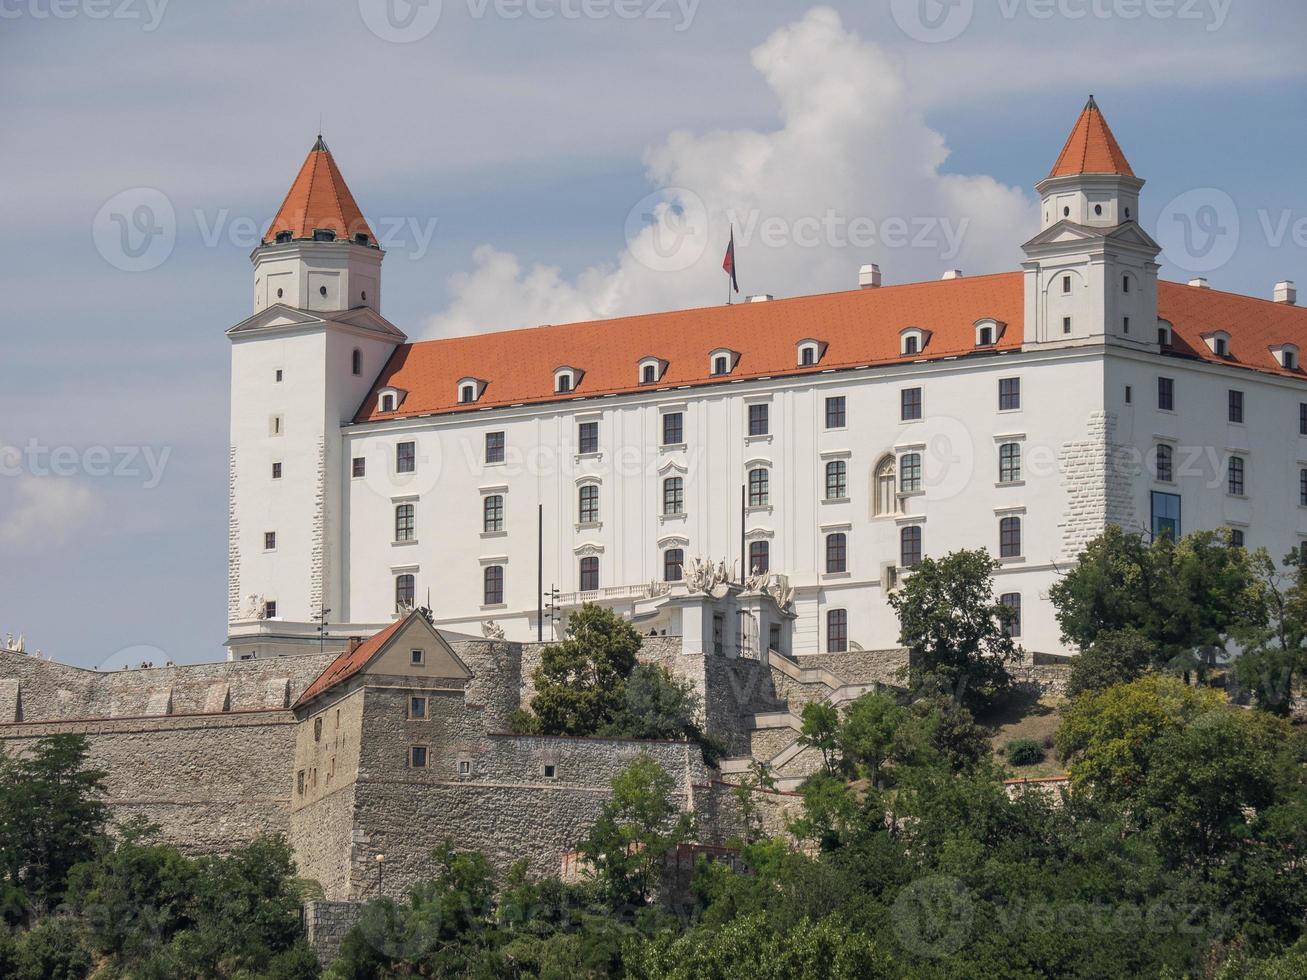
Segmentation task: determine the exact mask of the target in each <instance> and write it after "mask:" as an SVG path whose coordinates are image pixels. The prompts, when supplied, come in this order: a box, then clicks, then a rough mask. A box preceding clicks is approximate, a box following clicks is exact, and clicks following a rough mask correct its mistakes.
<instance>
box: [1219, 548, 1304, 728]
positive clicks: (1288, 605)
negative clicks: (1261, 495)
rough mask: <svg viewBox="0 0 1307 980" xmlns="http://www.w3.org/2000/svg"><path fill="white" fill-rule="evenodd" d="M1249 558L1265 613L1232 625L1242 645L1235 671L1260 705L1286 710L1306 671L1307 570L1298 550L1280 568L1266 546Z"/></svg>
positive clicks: (1281, 712)
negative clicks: (1240, 623) (1241, 624)
mask: <svg viewBox="0 0 1307 980" xmlns="http://www.w3.org/2000/svg"><path fill="white" fill-rule="evenodd" d="M1250 560H1251V562H1252V566H1253V569H1254V572H1255V574H1256V576H1257V579H1258V583H1259V586H1260V604H1261V606H1262V608H1263V610H1264V615H1263V616H1261V617H1254V618H1250V619H1249V620H1248V621H1246V622H1245V623H1244V625H1243V628H1242V629H1240V630H1237V631H1236V636H1235V638H1236V639H1237V640H1238V641H1239V643H1240V645H1241V646H1242V648H1243V651H1242V653H1241V654H1240V656H1239V658H1238V659H1237V660H1236V661H1235V663H1234V669H1235V677H1236V679H1237V681H1238V683H1239V685H1240V686H1241V687H1242V688H1244V689H1245V690H1248V691H1250V692H1251V693H1252V694H1253V699H1254V700H1253V703H1254V704H1255V705H1256V706H1257V707H1258V708H1260V709H1261V710H1263V711H1269V712H1271V713H1273V714H1277V715H1284V716H1287V715H1288V714H1289V710H1290V707H1291V706H1292V704H1293V695H1294V692H1295V690H1296V689H1298V688H1299V687H1301V686H1302V681H1303V678H1304V676H1307V573H1305V570H1304V568H1303V563H1302V554H1301V552H1299V551H1293V552H1291V553H1290V554H1289V555H1288V556H1286V557H1285V559H1284V567H1283V568H1282V569H1281V568H1277V567H1276V565H1275V562H1273V561H1272V560H1271V558H1270V556H1269V555H1268V554H1267V553H1266V552H1265V551H1260V552H1257V553H1256V554H1254V555H1253V556H1251V559H1250Z"/></svg>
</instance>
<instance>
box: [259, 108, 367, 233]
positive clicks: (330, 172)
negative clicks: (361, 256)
mask: <svg viewBox="0 0 1307 980" xmlns="http://www.w3.org/2000/svg"><path fill="white" fill-rule="evenodd" d="M328 228H329V229H331V230H332V231H334V232H335V233H336V237H337V238H351V239H352V238H354V237H355V236H357V235H367V236H368V240H367V244H369V245H375V244H376V242H377V236H376V235H374V234H372V229H371V228H369V227H368V222H367V219H365V218H364V217H363V212H362V211H360V210H359V206H358V204H357V203H355V201H354V195H353V194H351V193H350V192H349V188H348V187H346V186H345V178H344V177H342V176H341V175H340V170H339V169H338V168H337V167H336V161H335V160H333V159H332V158H331V151H330V150H329V149H327V144H326V143H324V142H323V140H322V135H321V134H319V135H318V140H317V142H316V143H314V144H313V149H311V150H309V155H308V156H307V157H305V158H304V165H303V166H302V167H300V172H299V173H298V174H296V176H295V182H294V183H293V184H291V185H290V191H289V193H287V195H286V199H285V200H284V201H282V202H281V207H280V208H278V209H277V216H276V217H275V218H273V219H272V224H271V225H269V226H268V231H267V233H266V234H265V235H264V236H263V240H264V241H265V242H270V241H275V240H276V238H277V236H278V235H279V234H282V233H285V232H289V233H290V237H291V238H292V239H296V238H312V237H313V232H314V231H315V230H318V229H328Z"/></svg>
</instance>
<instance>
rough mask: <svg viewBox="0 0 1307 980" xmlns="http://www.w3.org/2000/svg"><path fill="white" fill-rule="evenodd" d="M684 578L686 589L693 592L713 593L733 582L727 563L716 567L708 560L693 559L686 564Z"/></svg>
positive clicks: (722, 562) (719, 563)
mask: <svg viewBox="0 0 1307 980" xmlns="http://www.w3.org/2000/svg"><path fill="white" fill-rule="evenodd" d="M684 576H685V587H686V588H687V589H689V590H690V591H691V592H704V593H708V592H712V591H713V589H715V588H717V586H719V585H722V584H724V583H726V582H729V581H730V580H731V573H730V572H729V571H727V569H726V562H725V561H720V562H718V563H717V564H716V565H714V564H713V563H712V562H711V561H710V560H709V559H707V558H691V559H690V560H689V561H688V562H686V564H685V569H684Z"/></svg>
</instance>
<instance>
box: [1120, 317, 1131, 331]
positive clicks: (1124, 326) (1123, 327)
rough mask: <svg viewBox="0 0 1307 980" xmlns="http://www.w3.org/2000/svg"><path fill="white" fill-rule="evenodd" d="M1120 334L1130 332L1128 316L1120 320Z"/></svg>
mask: <svg viewBox="0 0 1307 980" xmlns="http://www.w3.org/2000/svg"><path fill="white" fill-rule="evenodd" d="M1121 332H1122V333H1129V332H1130V318H1129V317H1128V316H1127V317H1122V318H1121Z"/></svg>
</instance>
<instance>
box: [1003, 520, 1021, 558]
mask: <svg viewBox="0 0 1307 980" xmlns="http://www.w3.org/2000/svg"><path fill="white" fill-rule="evenodd" d="M998 556H999V557H1000V558H1020V557H1021V518H1019V517H1005V518H1003V519H1002V520H1001V521H999V522H998Z"/></svg>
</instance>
